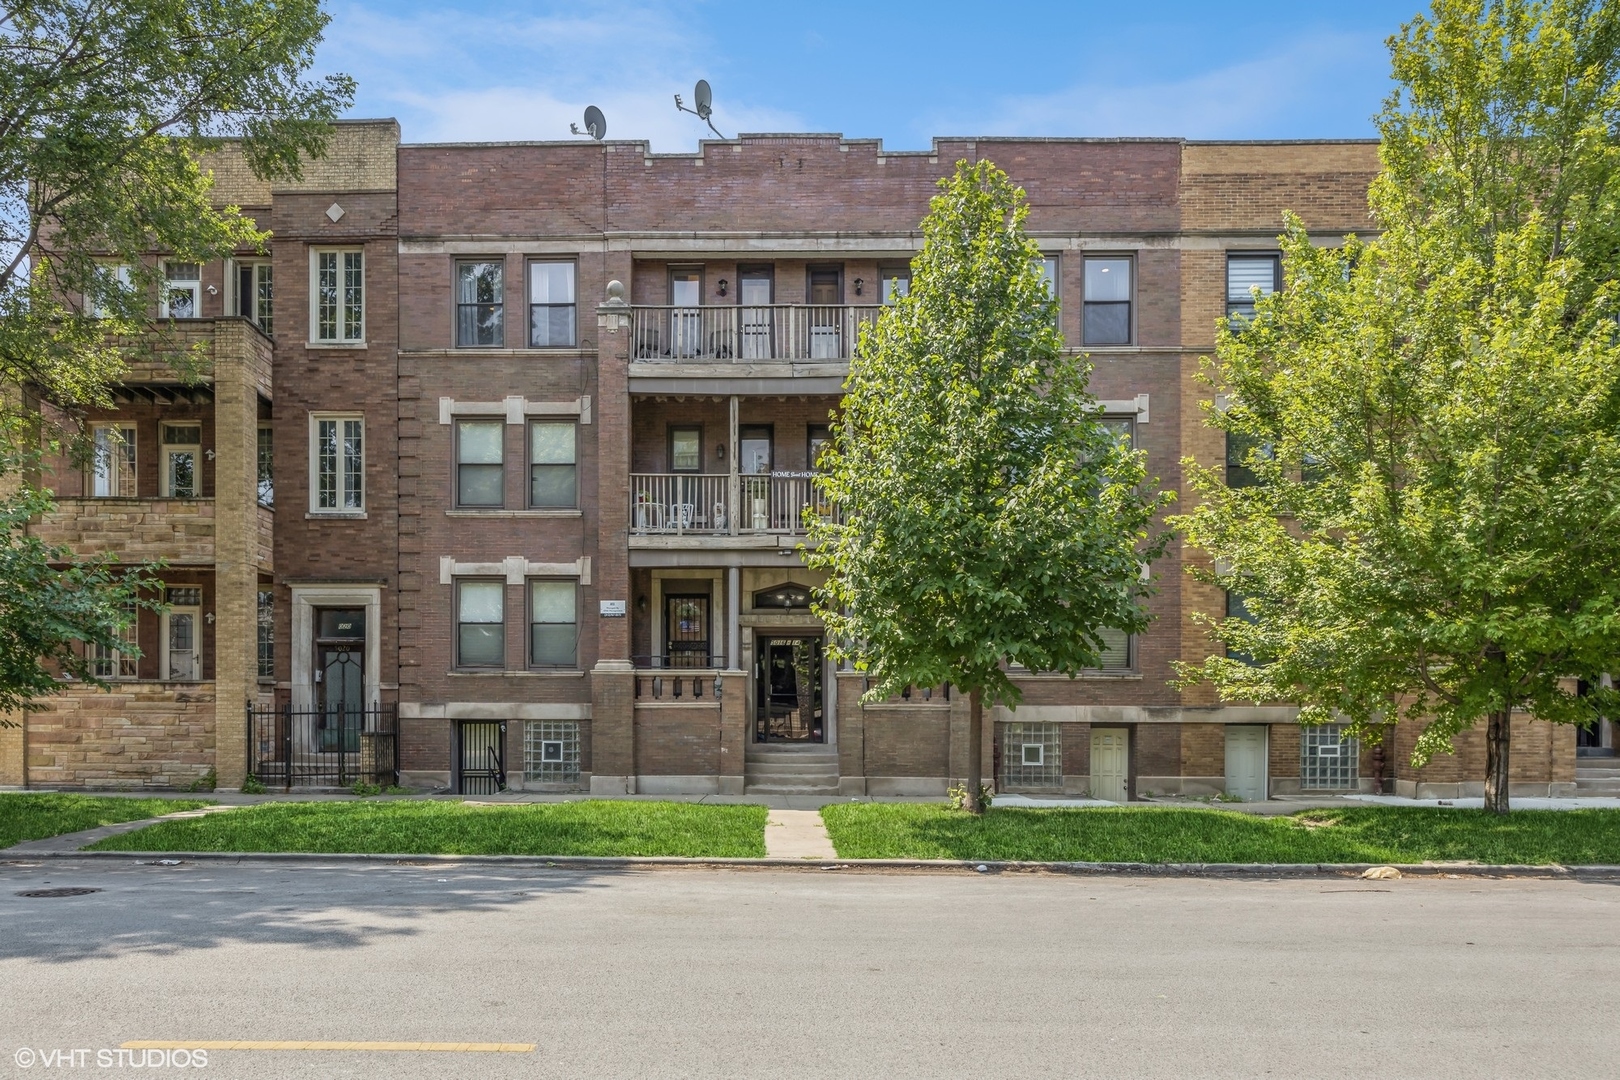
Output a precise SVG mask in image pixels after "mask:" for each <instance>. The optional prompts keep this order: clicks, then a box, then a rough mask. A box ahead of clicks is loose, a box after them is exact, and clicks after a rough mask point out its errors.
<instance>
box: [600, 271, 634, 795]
mask: <svg viewBox="0 0 1620 1080" xmlns="http://www.w3.org/2000/svg"><path fill="white" fill-rule="evenodd" d="M607 269H608V272H609V273H610V274H611V273H613V272H614V271H618V272H619V273H622V274H624V275H625V280H628V275H629V271H630V266H629V265H628V260H626V261H625V262H624V265H622V266H615V265H611V264H610V265H609V266H608V268H607ZM596 326H597V405H596V422H595V424H593V425H592V426H593V427H595V428H596V448H597V493H598V494H599V496H600V498H598V499H597V535H596V552H597V561H596V564H595V566H594V567H593V576H594V577H595V583H596V593H597V596H598V597H601V598H604V599H609V600H620V599H622V600H623V601H624V602H625V605H626V608H627V609H628V610H627V611H626V616H625V617H624V618H605V619H604V618H601V617H600V613H599V612H589V613H588V614H589V615H590V616H593V618H592V621H594V622H595V623H596V625H597V630H596V635H597V654H596V655H597V659H596V666H595V668H593V669H592V671H591V793H592V794H593V795H626V794H631V795H633V794H635V790H636V745H635V718H634V713H635V668H634V666H633V665H632V663H631V660H630V619H631V617H633V616H632V614H631V613H632V612H633V611H634V607H633V606H632V604H631V603H630V601H631V599H632V598H631V596H630V566H629V559H628V557H627V554H628V553H627V551H626V548H625V540H624V538H625V535H626V533H627V532H628V530H629V525H630V516H629V515H630V511H629V506H628V500H626V498H625V492H628V491H629V490H630V483H629V480H630V476H629V473H630V385H629V367H630V305H629V304H628V303H627V302H626V301H625V299H624V286H623V285H622V284H621V283H620V281H618V280H614V281H610V282H608V287H607V299H606V300H605V301H603V302H602V303H601V304H599V305H597V308H596Z"/></svg>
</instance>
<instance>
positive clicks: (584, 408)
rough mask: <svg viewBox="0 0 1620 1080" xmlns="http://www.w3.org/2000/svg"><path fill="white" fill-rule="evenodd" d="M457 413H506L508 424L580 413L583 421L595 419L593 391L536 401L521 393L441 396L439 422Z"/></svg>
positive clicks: (582, 422) (459, 414)
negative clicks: (502, 396)
mask: <svg viewBox="0 0 1620 1080" xmlns="http://www.w3.org/2000/svg"><path fill="white" fill-rule="evenodd" d="M457 416H504V417H506V422H507V423H508V424H521V423H523V422H524V421H526V420H528V419H529V418H530V417H531V416H577V417H579V422H580V423H581V424H589V423H590V422H591V399H590V395H588V394H587V395H585V396H582V397H577V398H574V399H573V400H572V401H533V400H530V399H529V398H526V397H523V396H522V395H519V394H511V395H508V396H507V397H506V398H505V399H503V400H501V401H457V400H456V399H455V398H447V397H442V398H440V399H439V423H440V424H445V425H448V424H449V423H450V422H451V419H452V418H453V417H457Z"/></svg>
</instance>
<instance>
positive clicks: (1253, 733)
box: [1226, 724, 1266, 802]
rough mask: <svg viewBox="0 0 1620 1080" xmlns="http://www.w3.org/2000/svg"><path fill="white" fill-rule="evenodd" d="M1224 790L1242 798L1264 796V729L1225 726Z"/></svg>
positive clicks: (1258, 799) (1260, 798) (1249, 799)
mask: <svg viewBox="0 0 1620 1080" xmlns="http://www.w3.org/2000/svg"><path fill="white" fill-rule="evenodd" d="M1226 793H1227V794H1228V795H1231V796H1234V797H1236V798H1239V799H1242V800H1243V801H1244V802H1265V800H1266V729H1265V728H1264V727H1262V726H1259V725H1254V726H1250V725H1241V726H1240V725H1237V724H1230V725H1228V726H1227V728H1226Z"/></svg>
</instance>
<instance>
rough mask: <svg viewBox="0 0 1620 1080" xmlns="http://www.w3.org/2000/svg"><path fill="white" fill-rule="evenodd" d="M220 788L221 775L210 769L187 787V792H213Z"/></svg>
mask: <svg viewBox="0 0 1620 1080" xmlns="http://www.w3.org/2000/svg"><path fill="white" fill-rule="evenodd" d="M217 787H219V773H217V772H215V771H214V770H213V769H209V770H208V771H207V772H205V773H203V774H202V775H201V776H199V777H197V779H195V780H193V781H192V782H191V783H190V784H188V785H187V786H186V790H187V791H213V790H214V789H215V788H217Z"/></svg>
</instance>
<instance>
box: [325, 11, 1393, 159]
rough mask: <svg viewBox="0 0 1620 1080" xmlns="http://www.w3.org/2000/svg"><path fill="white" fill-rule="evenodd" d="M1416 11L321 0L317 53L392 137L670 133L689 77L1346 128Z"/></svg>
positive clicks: (1365, 108) (884, 98) (902, 113)
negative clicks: (386, 119)
mask: <svg viewBox="0 0 1620 1080" xmlns="http://www.w3.org/2000/svg"><path fill="white" fill-rule="evenodd" d="M1421 6H1422V5H1421V4H1420V3H1419V2H1418V0H1401V2H1395V3H1390V2H1386V0H1360V2H1357V3H1309V2H1299V0H1296V2H1293V3H1287V2H1272V0H1250V2H1249V3H1248V4H1243V5H1234V4H1230V3H1224V4H1216V3H1194V2H1180V3H1172V2H1164V3H1154V2H1145V3H1144V2H1138V3H1134V4H1133V3H1128V2H1122V0H1114V2H1112V3H1068V4H1063V3H1048V4H1042V3H1022V4H1012V3H1006V2H1005V0H1002V2H1000V3H995V2H991V3H986V2H983V0H981V2H978V3H954V2H940V3H933V4H908V3H900V2H895V0H868V2H865V3H859V4H855V3H844V2H841V0H821V2H818V3H810V4H787V3H779V2H777V3H773V2H771V0H755V2H753V3H748V4H741V3H723V2H719V0H682V2H679V3H665V2H662V0H622V2H620V3H614V4H595V3H588V2H585V0H578V2H575V3H550V2H537V3H527V4H519V3H508V4H497V3H473V2H468V0H461V2H455V0H439V2H437V3H428V2H421V0H389V2H381V0H359V2H348V0H330V2H329V4H328V7H329V10H330V11H331V12H332V15H333V21H332V25H331V26H330V27H329V28H328V29H327V35H326V43H325V45H323V46H322V49H321V52H320V55H319V58H318V64H317V66H318V68H319V69H321V70H323V71H346V72H348V73H349V74H351V75H353V76H355V77H356V78H357V79H358V80H359V82H360V92H359V96H358V99H357V100H356V103H355V108H354V110H353V113H352V115H355V116H396V117H398V118H399V120H400V121H401V123H402V124H403V126H404V137H405V139H406V140H407V141H409V142H434V141H459V140H498V139H551V138H567V137H568V124H569V122H570V121H573V120H578V119H579V118H580V114H581V113H582V112H583V110H584V108H585V106H586V105H590V104H595V105H598V106H600V107H601V108H602V109H603V110H604V112H605V113H606V114H607V119H608V137H609V138H620V139H647V140H650V141H651V143H652V145H653V148H654V149H655V150H660V151H679V150H689V149H692V148H694V147H695V146H696V144H697V140H698V138H699V136H700V134H705V133H706V129H704V128H703V126H702V125H701V124H700V123H699V122H698V120H697V119H696V118H695V117H692V116H687V115H682V114H680V113H677V112H676V111H675V106H674V101H673V98H672V95H673V94H675V93H681V94H683V95H686V96H687V98H688V101H690V92H691V87H692V84H693V83H694V82H696V80H697V79H699V78H707V79H708V80H709V81H710V82H711V83H712V84H713V85H714V90H715V115H714V120H715V124H716V125H717V126H718V127H719V128H720V130H721V131H722V132H723V133H724V134H726V135H734V134H736V133H737V132H739V131H836V132H842V133H843V134H845V135H848V136H851V137H863V138H881V139H883V140H884V142H885V144H886V145H887V146H889V147H891V148H894V149H918V148H922V147H926V146H927V145H928V141H929V139H930V138H931V137H932V136H934V135H1092V136H1107V135H1180V136H1186V137H1188V138H1203V139H1221V138H1306V137H1328V138H1352V137H1364V136H1370V135H1371V134H1373V130H1372V125H1371V122H1370V119H1369V118H1370V117H1371V116H1372V114H1373V113H1375V112H1376V111H1377V109H1378V107H1379V103H1380V101H1381V100H1382V98H1383V97H1384V95H1385V94H1386V93H1387V92H1388V89H1389V64H1388V53H1387V51H1386V49H1385V45H1384V41H1385V39H1386V38H1387V37H1388V36H1389V35H1390V34H1392V33H1394V32H1395V31H1396V30H1397V28H1398V27H1399V26H1400V24H1401V23H1402V22H1404V21H1406V20H1407V19H1409V18H1411V16H1412V15H1413V13H1414V12H1416V11H1417V10H1418V9H1419V8H1420V7H1421Z"/></svg>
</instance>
